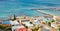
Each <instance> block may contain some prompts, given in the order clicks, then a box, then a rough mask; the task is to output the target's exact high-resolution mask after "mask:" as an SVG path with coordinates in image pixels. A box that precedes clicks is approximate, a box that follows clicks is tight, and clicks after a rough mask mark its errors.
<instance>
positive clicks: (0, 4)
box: [0, 0, 60, 19]
mask: <svg viewBox="0 0 60 31" xmlns="http://www.w3.org/2000/svg"><path fill="white" fill-rule="evenodd" d="M36 8H37V9H39V8H42V9H43V8H60V0H0V19H4V18H9V17H10V16H11V15H13V14H15V15H17V16H18V15H26V16H43V15H45V14H42V13H40V12H37V11H36V10H31V9H36ZM42 11H44V12H47V13H49V14H53V15H57V16H58V15H60V11H55V10H42Z"/></svg>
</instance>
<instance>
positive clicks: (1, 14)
mask: <svg viewBox="0 0 60 31" xmlns="http://www.w3.org/2000/svg"><path fill="white" fill-rule="evenodd" d="M14 14H15V15H16V16H22V15H25V16H44V15H45V14H43V13H40V12H37V11H36V10H26V9H25V10H16V11H9V12H7V11H3V12H0V18H2V19H3V18H9V17H10V16H12V15H14Z"/></svg>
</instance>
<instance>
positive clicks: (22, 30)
mask: <svg viewBox="0 0 60 31" xmlns="http://www.w3.org/2000/svg"><path fill="white" fill-rule="evenodd" d="M26 30H27V28H17V29H16V31H26Z"/></svg>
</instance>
